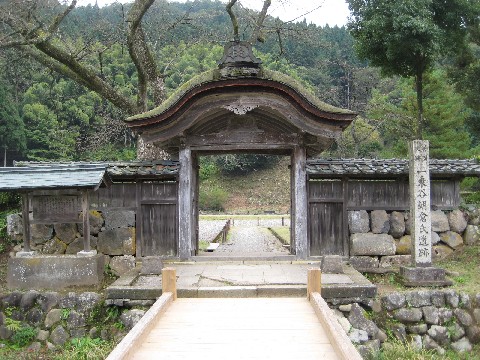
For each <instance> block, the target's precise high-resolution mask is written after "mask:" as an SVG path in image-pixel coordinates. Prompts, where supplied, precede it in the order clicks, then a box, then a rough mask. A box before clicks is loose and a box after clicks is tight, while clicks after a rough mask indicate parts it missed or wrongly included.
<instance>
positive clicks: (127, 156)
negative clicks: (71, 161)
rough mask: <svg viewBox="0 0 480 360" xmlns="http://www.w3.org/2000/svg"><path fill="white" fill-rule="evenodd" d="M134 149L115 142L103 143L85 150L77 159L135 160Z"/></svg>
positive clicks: (135, 153)
mask: <svg viewBox="0 0 480 360" xmlns="http://www.w3.org/2000/svg"><path fill="white" fill-rule="evenodd" d="M136 157H137V152H136V149H135V148H133V147H123V146H119V145H115V144H105V145H103V146H101V147H100V148H98V149H96V150H91V151H85V152H84V153H82V154H81V156H80V158H79V159H78V160H85V161H123V160H135V159H136Z"/></svg>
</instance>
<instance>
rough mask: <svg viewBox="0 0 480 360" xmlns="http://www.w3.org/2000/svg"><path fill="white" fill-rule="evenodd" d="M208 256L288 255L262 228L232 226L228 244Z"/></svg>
mask: <svg viewBox="0 0 480 360" xmlns="http://www.w3.org/2000/svg"><path fill="white" fill-rule="evenodd" d="M204 254H205V255H207V256H208V255H210V256H228V255H233V256H275V255H288V254H289V251H288V249H286V248H284V247H283V246H282V243H281V242H280V241H278V239H277V238H276V237H275V236H273V235H272V233H271V232H270V231H269V230H268V229H267V228H264V227H258V226H248V227H245V226H234V227H232V228H231V229H230V233H229V242H228V243H226V244H222V245H220V246H219V247H218V249H217V250H215V251H214V252H211V253H204Z"/></svg>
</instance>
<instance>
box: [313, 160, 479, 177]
mask: <svg viewBox="0 0 480 360" xmlns="http://www.w3.org/2000/svg"><path fill="white" fill-rule="evenodd" d="M307 173H308V174H309V175H314V176H322V175H325V176H327V175H328V176H332V175H345V176H347V175H353V176H359V177H360V176H362V175H366V176H367V175H390V176H394V175H408V160H405V159H310V160H307ZM430 174H431V175H433V176H442V175H443V176H454V175H461V176H480V163H479V162H478V161H476V160H436V159H431V160H430Z"/></svg>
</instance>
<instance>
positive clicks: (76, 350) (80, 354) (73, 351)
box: [54, 337, 114, 360]
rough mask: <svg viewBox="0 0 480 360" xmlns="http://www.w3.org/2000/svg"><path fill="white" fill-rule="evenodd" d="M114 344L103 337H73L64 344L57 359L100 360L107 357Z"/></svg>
mask: <svg viewBox="0 0 480 360" xmlns="http://www.w3.org/2000/svg"><path fill="white" fill-rule="evenodd" d="M113 346H114V344H113V343H111V342H108V341H104V340H102V339H98V338H96V339H91V338H89V337H83V338H76V339H71V340H70V341H69V342H67V343H66V344H65V346H64V349H63V351H62V353H61V354H59V355H57V356H55V357H54V359H55V360H98V359H105V358H106V357H107V356H108V354H109V353H110V352H111V351H112V349H113Z"/></svg>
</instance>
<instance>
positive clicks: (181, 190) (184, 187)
mask: <svg viewBox="0 0 480 360" xmlns="http://www.w3.org/2000/svg"><path fill="white" fill-rule="evenodd" d="M179 161H180V171H179V176H178V224H179V226H178V256H179V257H180V259H188V258H189V257H190V255H191V248H192V233H193V232H192V211H193V209H192V208H193V199H192V189H191V187H192V180H193V179H192V177H193V168H192V151H191V150H190V148H189V147H186V146H184V145H183V146H181V147H180V153H179Z"/></svg>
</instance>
